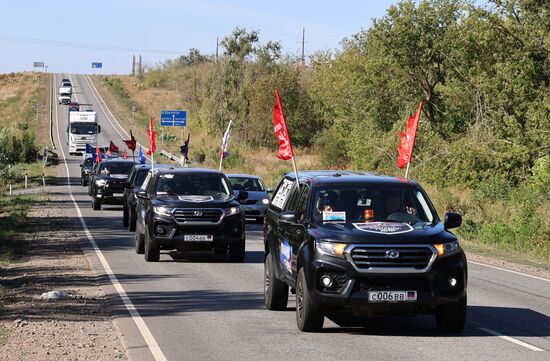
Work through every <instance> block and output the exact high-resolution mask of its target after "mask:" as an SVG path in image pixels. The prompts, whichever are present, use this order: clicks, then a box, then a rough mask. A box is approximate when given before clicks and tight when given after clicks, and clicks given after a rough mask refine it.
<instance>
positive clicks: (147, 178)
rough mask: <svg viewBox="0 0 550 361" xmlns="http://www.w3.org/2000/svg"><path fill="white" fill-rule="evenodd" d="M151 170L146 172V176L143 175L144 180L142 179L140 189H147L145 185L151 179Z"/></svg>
mask: <svg viewBox="0 0 550 361" xmlns="http://www.w3.org/2000/svg"><path fill="white" fill-rule="evenodd" d="M151 176H152V175H151V172H147V177H145V180H144V181H143V183H142V184H141V190H143V191H144V190H146V189H147V185H148V184H149V182H150V181H151Z"/></svg>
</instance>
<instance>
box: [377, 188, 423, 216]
mask: <svg viewBox="0 0 550 361" xmlns="http://www.w3.org/2000/svg"><path fill="white" fill-rule="evenodd" d="M383 204H384V214H385V217H384V218H385V219H386V220H388V221H398V222H411V221H415V219H416V218H418V217H416V209H415V208H414V207H412V206H407V205H403V204H402V203H401V196H400V195H399V194H396V193H388V194H386V195H385V197H384V203H383Z"/></svg>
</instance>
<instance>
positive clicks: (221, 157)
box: [218, 150, 223, 172]
mask: <svg viewBox="0 0 550 361" xmlns="http://www.w3.org/2000/svg"><path fill="white" fill-rule="evenodd" d="M222 161H223V150H222V151H221V152H220V166H219V167H218V172H221V171H222Z"/></svg>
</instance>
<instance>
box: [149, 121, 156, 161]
mask: <svg viewBox="0 0 550 361" xmlns="http://www.w3.org/2000/svg"><path fill="white" fill-rule="evenodd" d="M147 135H148V136H149V150H148V151H147V155H151V154H153V153H155V150H157V145H156V139H157V133H156V132H155V125H154V124H153V118H152V117H150V118H149V127H148V128H147Z"/></svg>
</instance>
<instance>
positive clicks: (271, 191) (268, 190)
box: [265, 188, 273, 193]
mask: <svg viewBox="0 0 550 361" xmlns="http://www.w3.org/2000/svg"><path fill="white" fill-rule="evenodd" d="M265 191H266V192H267V193H273V188H267V189H266V190H265Z"/></svg>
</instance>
